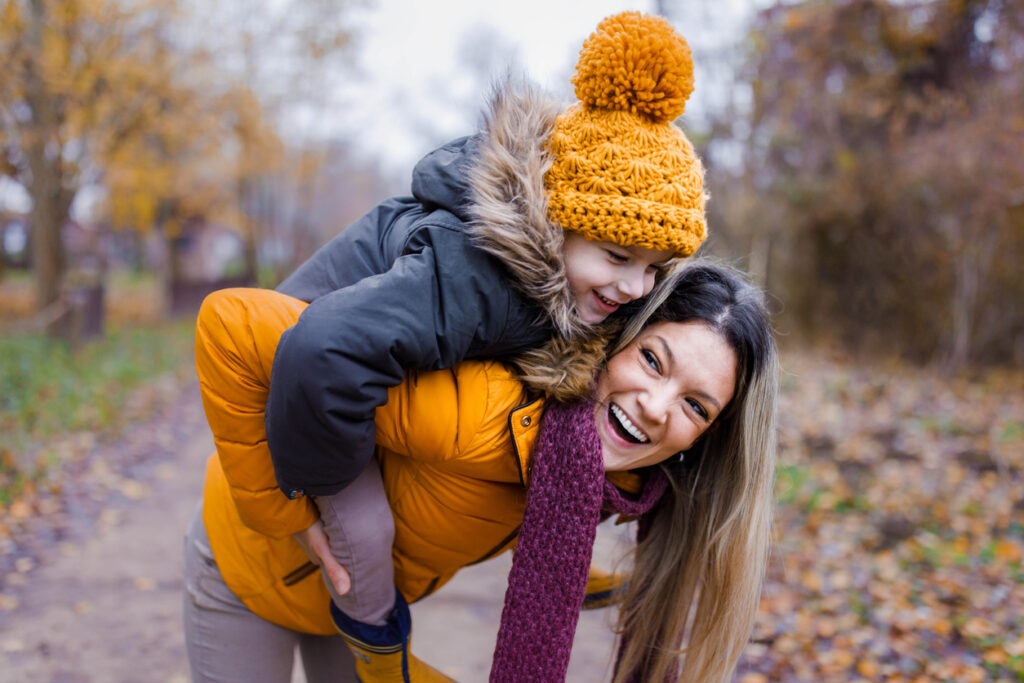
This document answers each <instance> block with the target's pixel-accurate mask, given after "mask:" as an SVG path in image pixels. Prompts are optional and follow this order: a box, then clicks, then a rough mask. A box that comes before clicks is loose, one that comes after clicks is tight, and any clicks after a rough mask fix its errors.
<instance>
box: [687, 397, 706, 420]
mask: <svg viewBox="0 0 1024 683" xmlns="http://www.w3.org/2000/svg"><path fill="white" fill-rule="evenodd" d="M686 402H687V403H689V404H690V407H691V408H693V410H694V411H695V412H696V413H697V414H698V415H700V416H701V418H702V419H703V420H704V421H705V422H707V421H708V411H707V410H705V409H704V406H702V405H701V404H700V402H699V401H695V400H693V399H692V398H688V399H686Z"/></svg>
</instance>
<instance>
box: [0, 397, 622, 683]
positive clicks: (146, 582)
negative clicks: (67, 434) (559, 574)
mask: <svg viewBox="0 0 1024 683" xmlns="http://www.w3.org/2000/svg"><path fill="white" fill-rule="evenodd" d="M178 398H179V400H176V401H174V402H172V403H171V405H172V406H173V407H172V408H170V409H168V410H165V411H163V412H162V413H161V414H159V415H157V416H156V417H155V418H153V419H151V420H149V421H147V422H146V423H143V424H140V425H137V426H135V427H133V428H132V429H131V430H130V431H129V433H128V434H126V435H125V436H124V437H123V438H121V439H119V440H118V442H117V443H116V444H108V445H107V446H106V447H102V446H100V447H97V448H96V449H95V450H97V451H98V452H94V453H93V454H92V455H90V456H89V457H90V458H92V461H91V464H89V465H88V470H87V471H86V472H84V474H82V475H81V476H76V477H74V478H69V486H70V481H72V480H73V481H78V482H80V483H79V484H78V486H79V488H78V489H75V490H68V491H65V495H67V496H69V497H70V498H71V499H77V500H78V501H79V502H78V503H76V504H73V505H72V504H68V505H67V506H66V507H67V509H71V508H75V509H79V510H84V512H81V513H80V514H78V515H77V521H76V520H65V521H64V522H61V523H60V524H62V526H60V528H59V529H57V530H56V531H55V529H54V528H52V527H50V526H45V525H44V526H40V528H38V529H36V530H35V531H34V532H33V534H32V538H31V539H28V541H27V542H30V544H31V547H29V546H24V544H23V547H21V548H19V549H15V550H14V551H13V552H12V553H9V554H8V555H7V556H5V557H3V558H0V559H3V560H5V561H4V562H2V563H0V571H2V572H3V576H2V578H3V582H2V583H0V588H2V590H0V600H2V602H0V681H2V682H8V681H9V682H11V683H13V682H19V683H20V682H22V681H40V682H45V681H48V682H54V683H56V682H60V683H78V682H86V681H102V682H104V683H106V682H109V683H121V682H126V683H127V682H132V683H134V682H138V681H154V682H159V683H169V682H172V681H173V682H184V681H187V680H188V665H187V661H186V656H185V647H184V640H183V635H182V627H181V591H182V570H181V556H182V545H183V543H182V539H183V533H184V529H185V527H186V524H187V522H188V520H189V519H190V516H191V515H192V513H193V511H194V508H195V505H196V503H197V501H198V499H199V493H200V489H201V486H202V477H203V469H204V463H205V461H206V458H207V456H208V455H209V454H210V453H211V452H212V439H211V437H210V435H209V431H208V429H207V428H206V425H205V422H204V420H203V416H202V410H201V405H200V401H199V396H198V391H197V389H196V387H195V386H194V385H193V386H191V387H189V388H188V389H187V390H186V391H185V393H184V395H181V396H179V397H178ZM82 467H83V468H84V467H85V465H83V466H82ZM76 497H77V498H76ZM72 503H74V500H72ZM65 512H66V511H65ZM65 516H66V515H65ZM31 521H33V522H35V521H36V520H31ZM39 522H40V524H43V521H42V520H39ZM625 533H626V532H625V527H619V528H618V529H602V530H601V531H600V533H599V545H598V555H599V556H600V557H602V558H604V560H605V562H606V563H608V562H609V560H608V559H607V558H609V557H610V556H611V555H612V554H613V553H614V552H615V549H616V548H617V547H618V545H619V544H620V543H621V542H622V539H623V538H624V536H623V535H624V534H625ZM40 539H41V540H40ZM510 564H511V558H510V557H508V556H505V557H501V558H498V559H497V560H494V561H492V562H490V563H486V564H484V565H480V566H477V567H472V568H470V569H468V570H466V571H464V572H463V573H462V574H460V575H459V576H458V577H457V578H456V579H455V580H454V581H452V582H451V583H450V584H449V585H447V586H445V587H444V588H443V589H442V590H441V591H439V592H438V594H437V595H435V596H432V597H431V598H430V599H429V600H427V601H425V602H423V603H421V604H419V605H414V606H413V619H414V622H413V623H414V625H415V626H414V636H413V649H414V651H415V652H416V653H417V654H418V655H420V656H421V657H423V658H424V659H426V660H427V661H430V662H431V663H432V664H434V665H435V666H437V667H439V668H441V669H442V670H444V671H445V672H447V673H448V674H450V675H452V676H454V677H455V678H457V679H458V680H459V681H461V682H463V683H467V682H469V683H472V682H473V681H486V680H487V674H488V671H489V664H490V655H491V652H492V649H493V645H494V639H495V635H496V633H497V624H498V618H499V616H500V614H501V606H502V601H503V597H504V590H505V578H506V574H507V571H508V568H509V566H510ZM611 617H612V614H611V612H610V611H609V610H600V611H597V612H590V613H585V614H584V615H583V618H582V619H581V625H580V630H579V634H578V637H577V643H576V648H575V650H574V652H573V660H572V663H571V666H570V675H569V680H570V681H587V682H590V681H600V680H606V679H607V674H606V673H605V672H606V671H607V669H608V665H609V659H610V655H611V647H612V637H611V631H610V629H609V626H608V624H609V619H610V618H611ZM299 681H302V676H301V674H296V676H295V677H294V682H299Z"/></svg>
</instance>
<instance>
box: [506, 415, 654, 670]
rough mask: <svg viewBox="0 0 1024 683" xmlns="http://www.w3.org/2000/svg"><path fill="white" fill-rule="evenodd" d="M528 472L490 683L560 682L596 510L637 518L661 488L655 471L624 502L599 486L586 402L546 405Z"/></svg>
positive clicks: (597, 443) (601, 479)
mask: <svg viewBox="0 0 1024 683" xmlns="http://www.w3.org/2000/svg"><path fill="white" fill-rule="evenodd" d="M532 468H533V471H532V475H531V477H530V488H529V491H528V492H527V494H526V510H525V512H524V514H523V526H522V528H521V530H520V533H519V541H518V543H517V545H516V549H515V554H514V556H513V559H512V571H511V573H510V574H509V578H508V590H507V591H506V593H505V608H504V610H503V611H502V614H501V627H500V629H499V631H498V643H497V645H496V647H495V650H494V662H493V664H492V667H491V681H492V683H520V682H522V681H543V682H544V683H554V682H555V681H564V680H565V672H566V669H567V668H568V666H569V653H570V651H571V649H572V641H573V637H574V636H575V633H576V623H577V621H578V620H579V614H580V609H581V607H582V605H583V597H584V592H585V591H586V586H587V574H588V571H589V569H590V560H591V556H592V554H593V550H594V537H595V535H596V533H597V524H598V522H599V521H600V520H601V511H602V509H604V510H606V511H608V512H617V513H620V514H626V515H631V516H638V515H640V514H642V513H644V512H647V511H648V510H650V509H651V508H652V507H653V506H654V504H655V502H657V500H658V498H660V497H661V494H662V493H663V492H664V491H665V487H666V485H667V481H666V479H665V476H664V475H663V474H662V473H661V470H659V469H655V470H654V473H653V474H652V476H650V477H648V478H647V481H646V482H645V484H644V489H643V491H642V492H641V494H640V496H639V497H638V498H637V499H636V500H630V499H629V498H627V497H626V496H625V495H623V493H622V492H621V491H619V490H618V489H617V488H616V487H615V486H613V485H612V484H611V483H610V482H609V481H608V480H607V479H605V476H604V465H603V461H602V458H601V439H600V437H599V436H598V434H597V427H596V425H595V424H594V403H593V402H591V401H582V402H578V403H571V404H566V405H556V404H549V407H548V408H547V409H546V411H545V413H544V421H543V423H542V424H541V428H540V434H539V435H538V436H537V442H536V444H535V445H534V449H533V465H532Z"/></svg>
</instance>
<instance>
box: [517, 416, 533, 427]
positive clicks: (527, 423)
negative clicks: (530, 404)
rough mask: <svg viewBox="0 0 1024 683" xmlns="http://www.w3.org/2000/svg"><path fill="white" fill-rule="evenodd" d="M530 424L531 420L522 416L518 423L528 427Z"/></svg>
mask: <svg viewBox="0 0 1024 683" xmlns="http://www.w3.org/2000/svg"><path fill="white" fill-rule="evenodd" d="M531 422H533V419H532V418H531V417H530V416H529V415H523V419H522V420H520V421H519V424H521V425H523V426H524V427H529V426H530V423H531Z"/></svg>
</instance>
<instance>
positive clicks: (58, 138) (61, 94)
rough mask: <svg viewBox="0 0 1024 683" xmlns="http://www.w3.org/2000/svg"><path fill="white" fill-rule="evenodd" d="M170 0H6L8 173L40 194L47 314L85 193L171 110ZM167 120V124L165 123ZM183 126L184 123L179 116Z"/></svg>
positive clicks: (0, 132) (0, 144)
mask: <svg viewBox="0 0 1024 683" xmlns="http://www.w3.org/2000/svg"><path fill="white" fill-rule="evenodd" d="M172 9H173V8H172V6H171V4H170V2H169V0H140V1H139V2H133V3H120V2H115V1H114V0H6V2H5V3H4V5H3V8H2V21H0V52H2V54H3V55H4V63H3V65H2V67H0V149H2V151H3V153H2V155H0V158H2V163H3V165H2V167H0V172H3V173H5V174H7V175H9V176H11V177H13V178H14V179H15V180H17V181H18V182H20V183H21V184H22V185H23V186H24V187H25V188H27V190H28V192H29V195H30V197H31V199H32V213H31V226H32V245H33V270H34V278H35V288H36V302H37V303H36V305H37V308H38V309H39V310H42V309H44V308H46V307H48V306H49V305H50V304H53V303H54V302H55V301H57V299H58V297H59V294H60V290H61V286H62V280H63V276H64V271H65V259H64V253H63V249H62V244H61V229H62V227H63V225H64V223H65V222H66V221H67V220H68V212H69V209H70V207H71V204H72V201H73V200H74V198H75V196H76V193H77V192H78V190H79V189H80V188H81V187H82V186H83V185H84V184H85V183H87V182H89V181H90V180H91V179H93V178H95V177H96V176H97V175H98V173H99V172H100V169H101V168H102V164H103V160H104V159H105V158H107V157H109V156H111V155H114V154H116V153H117V149H118V147H120V146H122V145H125V144H128V143H129V141H131V140H133V139H135V138H137V137H138V136H140V135H145V134H146V132H147V131H148V130H150V129H151V128H152V127H153V126H154V125H159V124H157V123H156V122H158V121H159V120H160V119H161V116H162V115H163V114H164V113H165V112H166V111H167V108H166V107H165V106H164V103H165V102H166V100H167V96H166V90H167V86H168V83H169V81H168V80H167V76H168V72H169V71H170V69H169V68H168V65H167V64H166V60H165V59H164V58H165V57H166V51H165V50H163V49H162V42H163V41H162V33H161V32H162V27H163V26H164V24H165V22H166V21H167V20H168V19H169V17H170V16H171V12H172ZM165 123H166V122H165ZM178 123H179V124H180V123H181V122H180V121H179V122H178Z"/></svg>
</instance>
